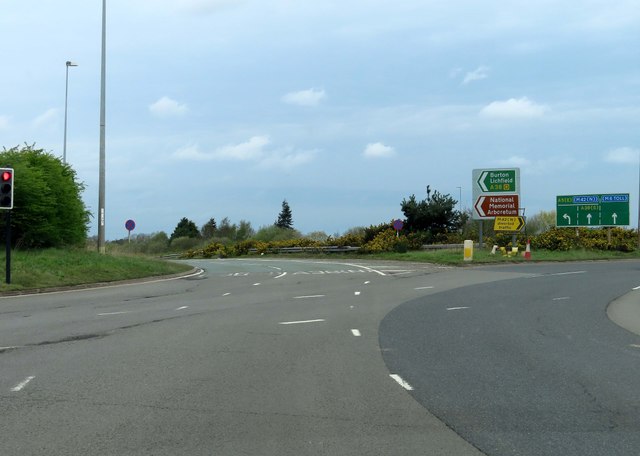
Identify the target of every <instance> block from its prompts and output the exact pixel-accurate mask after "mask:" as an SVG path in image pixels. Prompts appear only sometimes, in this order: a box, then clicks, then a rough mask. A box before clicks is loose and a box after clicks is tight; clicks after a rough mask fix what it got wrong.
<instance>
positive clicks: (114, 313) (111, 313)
mask: <svg viewBox="0 0 640 456" xmlns="http://www.w3.org/2000/svg"><path fill="white" fill-rule="evenodd" d="M131 312H132V311H131V310H123V311H122V312H104V313H99V314H98V316H99V317H104V316H106V315H121V314H128V313H131Z"/></svg>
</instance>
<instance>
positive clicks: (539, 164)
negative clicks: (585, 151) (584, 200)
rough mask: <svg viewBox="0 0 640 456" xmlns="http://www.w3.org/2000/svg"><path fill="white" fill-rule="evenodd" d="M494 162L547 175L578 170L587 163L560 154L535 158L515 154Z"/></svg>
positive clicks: (524, 171) (528, 172) (525, 171)
mask: <svg viewBox="0 0 640 456" xmlns="http://www.w3.org/2000/svg"><path fill="white" fill-rule="evenodd" d="M494 163H495V164H496V165H498V166H502V167H505V168H511V167H516V168H520V170H521V171H522V172H523V173H525V174H536V175H545V174H549V173H550V172H553V173H559V172H577V171H579V170H582V169H584V167H585V166H586V164H587V163H586V162H585V161H581V160H576V159H575V158H573V157H567V156H562V155H560V154H558V155H554V156H553V157H545V158H538V159H535V160H531V159H528V158H526V157H522V156H520V155H513V156H511V157H508V158H505V159H502V160H496V161H495V162H494Z"/></svg>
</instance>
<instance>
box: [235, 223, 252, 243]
mask: <svg viewBox="0 0 640 456" xmlns="http://www.w3.org/2000/svg"><path fill="white" fill-rule="evenodd" d="M254 234H256V232H255V230H254V229H253V228H252V227H251V222H247V221H246V220H240V223H239V224H238V229H237V230H236V241H244V240H246V239H249V238H250V237H251V236H253V235H254Z"/></svg>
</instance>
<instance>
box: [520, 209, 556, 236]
mask: <svg viewBox="0 0 640 456" xmlns="http://www.w3.org/2000/svg"><path fill="white" fill-rule="evenodd" d="M555 225H556V211H540V212H538V213H537V214H534V215H532V216H531V217H527V233H529V234H541V233H544V232H545V231H547V230H549V229H550V228H551V227H553V226H555Z"/></svg>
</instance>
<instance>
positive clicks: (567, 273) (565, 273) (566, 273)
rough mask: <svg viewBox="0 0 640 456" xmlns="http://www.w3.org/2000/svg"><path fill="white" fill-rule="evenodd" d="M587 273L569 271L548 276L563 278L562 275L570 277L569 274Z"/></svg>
mask: <svg viewBox="0 0 640 456" xmlns="http://www.w3.org/2000/svg"><path fill="white" fill-rule="evenodd" d="M586 272H587V271H569V272H556V273H553V274H549V275H550V276H563V275H571V274H584V273H586Z"/></svg>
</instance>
